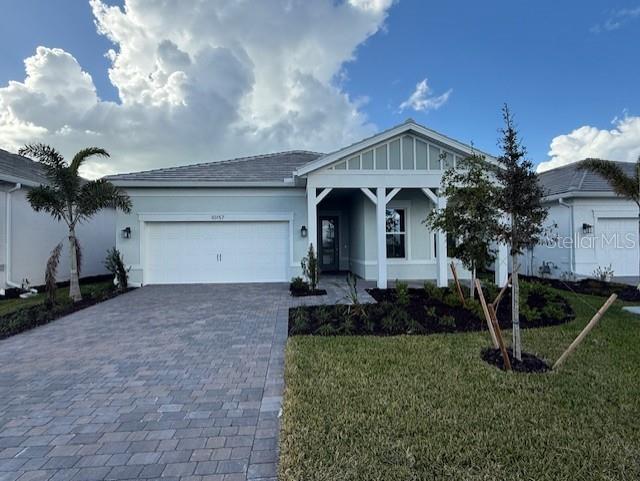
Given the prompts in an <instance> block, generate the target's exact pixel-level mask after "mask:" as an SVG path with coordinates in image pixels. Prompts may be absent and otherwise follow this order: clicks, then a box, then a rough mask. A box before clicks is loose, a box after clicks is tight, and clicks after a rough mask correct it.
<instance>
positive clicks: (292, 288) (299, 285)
mask: <svg viewBox="0 0 640 481" xmlns="http://www.w3.org/2000/svg"><path fill="white" fill-rule="evenodd" d="M289 292H290V293H291V295H293V296H300V295H304V294H307V293H308V292H309V283H308V282H306V281H305V280H304V279H303V278H302V277H299V276H298V277H294V278H293V279H291V283H290V284H289Z"/></svg>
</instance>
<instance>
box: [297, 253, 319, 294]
mask: <svg viewBox="0 0 640 481" xmlns="http://www.w3.org/2000/svg"><path fill="white" fill-rule="evenodd" d="M300 265H301V267H302V274H303V275H304V276H305V277H306V278H307V281H308V282H309V286H310V287H311V292H315V291H316V288H317V287H318V277H319V276H318V258H317V257H316V251H315V250H314V248H313V244H309V251H308V252H307V257H305V258H304V259H302V261H301V262H300Z"/></svg>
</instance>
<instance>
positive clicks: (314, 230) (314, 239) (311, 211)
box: [305, 184, 318, 256]
mask: <svg viewBox="0 0 640 481" xmlns="http://www.w3.org/2000/svg"><path fill="white" fill-rule="evenodd" d="M307 232H308V233H307V236H308V240H309V244H313V250H314V251H315V253H316V256H317V255H318V246H317V245H316V244H317V243H318V209H317V201H316V188H315V187H313V186H310V185H309V184H307ZM305 255H306V254H305Z"/></svg>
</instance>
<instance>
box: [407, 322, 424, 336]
mask: <svg viewBox="0 0 640 481" xmlns="http://www.w3.org/2000/svg"><path fill="white" fill-rule="evenodd" d="M425 332H426V329H425V328H424V326H423V325H422V324H420V323H419V322H418V321H417V320H415V319H413V318H409V321H408V322H407V334H424V333H425Z"/></svg>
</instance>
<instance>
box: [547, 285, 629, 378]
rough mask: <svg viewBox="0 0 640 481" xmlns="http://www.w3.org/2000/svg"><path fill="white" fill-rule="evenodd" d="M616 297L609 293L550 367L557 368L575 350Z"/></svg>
mask: <svg viewBox="0 0 640 481" xmlns="http://www.w3.org/2000/svg"><path fill="white" fill-rule="evenodd" d="M617 298H618V295H617V294H611V296H610V297H609V299H607V302H605V303H604V304H603V305H602V307H601V308H600V309H599V310H598V312H596V315H595V316H593V317H592V318H591V320H590V321H589V324H587V326H586V327H585V328H584V329H583V330H582V332H581V333H580V334H578V337H576V338H575V340H574V341H573V342H572V343H571V345H570V346H569V347H568V348H567V350H566V351H564V352H563V353H562V356H560V358H559V359H558V360H557V361H556V363H555V364H554V365H553V367H552V369H557V368H558V367H559V366H560V365H561V364H562V363H563V362H564V361H566V359H567V357H569V355H570V354H571V353H572V352H573V351H575V350H576V348H577V347H578V345H580V343H581V342H582V341H583V340H584V338H585V337H587V334H589V332H591V329H593V328H594V327H596V324H598V321H599V320H600V318H601V317H602V316H603V315H604V313H605V312H607V309H609V307H611V304H613V302H614V301H615V300H616V299H617Z"/></svg>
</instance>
